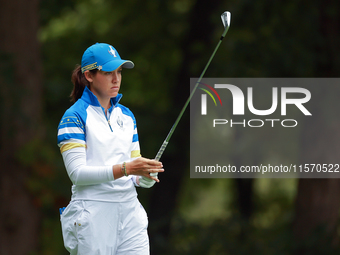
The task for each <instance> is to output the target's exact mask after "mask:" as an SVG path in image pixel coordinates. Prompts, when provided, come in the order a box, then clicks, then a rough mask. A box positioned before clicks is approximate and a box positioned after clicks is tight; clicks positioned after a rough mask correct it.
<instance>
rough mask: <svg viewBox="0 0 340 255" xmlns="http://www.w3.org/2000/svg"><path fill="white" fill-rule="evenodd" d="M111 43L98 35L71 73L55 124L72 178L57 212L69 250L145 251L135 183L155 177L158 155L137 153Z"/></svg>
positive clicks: (123, 63) (122, 64)
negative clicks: (66, 102)
mask: <svg viewBox="0 0 340 255" xmlns="http://www.w3.org/2000/svg"><path fill="white" fill-rule="evenodd" d="M133 67H134V64H133V62H131V61H129V60H123V59H121V58H120V56H119V54H118V52H117V50H116V49H115V48H114V47H112V46H111V45H108V44H105V43H97V44H94V45H92V46H91V47H89V48H88V49H87V50H86V51H85V52H84V54H83V57H82V61H81V67H77V68H76V69H75V70H74V72H73V74H72V82H73V84H74V88H73V91H72V93H71V97H72V100H73V101H74V104H73V105H72V106H71V107H70V108H69V109H68V110H67V111H66V112H65V114H64V116H63V117H62V119H61V121H60V124H59V127H58V145H59V147H60V151H61V153H62V156H63V160H64V163H65V167H66V170H67V173H68V175H69V177H70V179H71V181H72V183H73V185H72V198H71V202H70V204H69V205H68V206H67V207H66V208H65V210H64V211H63V212H62V213H61V225H62V233H63V239H64V245H65V247H66V249H67V250H68V251H69V252H70V253H71V254H81V255H85V254H91V255H94V254H96V255H108V254H131V255H136V254H138V255H142V254H149V239H148V234H147V226H148V219H147V215H146V212H145V210H144V208H143V207H142V205H141V204H140V203H139V201H138V199H137V192H136V188H135V187H143V188H150V187H152V186H153V185H154V183H155V182H159V180H158V179H157V174H158V173H159V172H163V171H164V169H163V166H162V163H160V162H158V161H155V160H150V159H146V158H143V157H141V155H140V149H139V141H138V134H137V128H136V120H135V117H134V115H133V114H132V112H131V111H130V110H129V109H128V108H127V107H125V106H123V105H121V104H120V103H119V102H120V100H121V98H122V95H121V94H118V92H119V89H120V86H121V80H122V68H133Z"/></svg>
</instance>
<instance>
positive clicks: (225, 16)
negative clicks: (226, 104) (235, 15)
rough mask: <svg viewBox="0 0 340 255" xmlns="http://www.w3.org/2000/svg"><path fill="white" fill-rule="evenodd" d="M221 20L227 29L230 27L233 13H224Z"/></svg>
mask: <svg viewBox="0 0 340 255" xmlns="http://www.w3.org/2000/svg"><path fill="white" fill-rule="evenodd" d="M221 19H222V22H223V26H224V27H225V28H227V27H229V26H230V19H231V13H230V12H228V11H225V12H223V13H222V15H221Z"/></svg>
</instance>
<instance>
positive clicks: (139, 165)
mask: <svg viewBox="0 0 340 255" xmlns="http://www.w3.org/2000/svg"><path fill="white" fill-rule="evenodd" d="M126 171H127V173H128V174H133V175H139V176H141V177H142V178H139V179H140V180H139V182H140V183H142V181H141V179H143V182H144V180H145V179H146V178H147V179H149V180H150V181H154V182H159V180H158V178H157V177H158V176H157V174H158V173H160V172H164V169H163V164H162V163H161V162H159V161H156V160H152V159H147V158H143V157H142V158H138V159H136V160H133V161H131V162H128V163H126ZM151 174H152V175H151ZM140 183H138V184H139V185H140ZM153 184H154V183H153ZM153 184H152V185H153Z"/></svg>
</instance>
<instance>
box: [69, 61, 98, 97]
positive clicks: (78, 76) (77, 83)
mask: <svg viewBox="0 0 340 255" xmlns="http://www.w3.org/2000/svg"><path fill="white" fill-rule="evenodd" d="M97 71H98V69H94V70H90V72H91V73H93V74H95V73H96V72H97ZM71 81H72V83H73V90H72V92H71V95H70V97H71V102H72V103H75V102H76V101H77V100H78V99H79V98H81V96H82V95H83V91H84V89H85V87H86V86H90V83H89V81H88V80H86V78H85V75H84V74H83V73H82V72H81V66H80V65H77V66H76V68H75V69H74V70H73V73H72V76H71Z"/></svg>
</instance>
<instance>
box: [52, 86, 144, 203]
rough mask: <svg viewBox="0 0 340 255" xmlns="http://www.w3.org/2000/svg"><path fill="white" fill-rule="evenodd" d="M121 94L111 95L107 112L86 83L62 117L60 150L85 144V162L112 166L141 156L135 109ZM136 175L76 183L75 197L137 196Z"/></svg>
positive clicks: (117, 198) (117, 199)
mask: <svg viewBox="0 0 340 255" xmlns="http://www.w3.org/2000/svg"><path fill="white" fill-rule="evenodd" d="M121 98H122V95H121V94H118V95H117V96H116V97H115V98H111V107H110V109H108V111H107V115H105V111H104V108H103V107H101V105H100V103H99V101H98V99H97V97H96V96H95V95H94V94H93V93H92V92H91V91H90V90H89V89H88V88H87V87H86V88H85V89H84V92H83V95H82V97H81V98H80V99H79V100H78V101H77V102H76V103H74V104H73V105H72V106H71V107H70V108H69V109H68V110H67V111H66V112H65V114H64V116H63V117H62V119H61V121H60V124H59V127H58V145H59V147H60V151H61V153H63V152H66V151H68V150H72V149H74V148H77V147H85V148H86V165H87V166H92V167H96V166H98V167H102V166H109V167H111V168H110V169H112V166H113V165H116V164H122V163H123V162H130V161H131V160H133V159H134V158H137V157H140V147H139V140H138V134H137V128H136V119H135V117H134V115H133V113H132V112H131V111H130V110H129V109H128V108H127V107H125V106H123V105H121V104H119V101H120V99H121ZM132 177H133V176H127V177H125V176H124V177H121V178H119V179H117V180H113V181H107V182H102V183H99V184H93V185H73V186H72V200H78V199H84V200H98V201H109V202H122V201H128V200H131V199H133V198H134V197H136V196H137V193H136V189H135V186H134V183H133V181H132Z"/></svg>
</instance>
